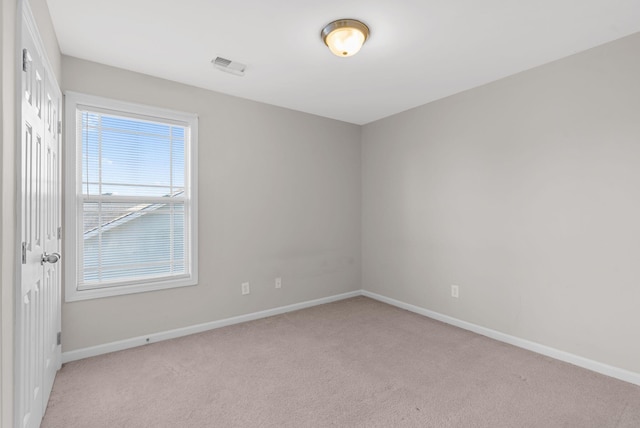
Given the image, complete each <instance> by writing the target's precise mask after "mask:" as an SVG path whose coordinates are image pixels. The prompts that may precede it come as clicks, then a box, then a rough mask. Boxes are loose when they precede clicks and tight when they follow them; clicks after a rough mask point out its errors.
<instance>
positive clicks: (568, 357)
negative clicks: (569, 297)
mask: <svg viewBox="0 0 640 428" xmlns="http://www.w3.org/2000/svg"><path fill="white" fill-rule="evenodd" d="M356 296H366V297H369V298H371V299H374V300H378V301H380V302H383V303H388V304H390V305H392V306H396V307H398V308H401V309H406V310H408V311H411V312H414V313H417V314H420V315H423V316H426V317H428V318H432V319H434V320H438V321H442V322H444V323H447V324H451V325H453V326H456V327H460V328H462V329H464V330H469V331H472V332H474V333H477V334H481V335H483V336H487V337H490V338H491V339H495V340H498V341H500V342H504V343H508V344H510V345H514V346H517V347H519V348H523V349H527V350H529V351H532V352H536V353H538V354H542V355H546V356H547V357H551V358H555V359H556V360H560V361H564V362H567V363H570V364H573V365H576V366H578V367H582V368H585V369H588V370H591V371H594V372H596V373H600V374H603V375H606V376H610V377H613V378H616V379H620V380H623V381H625V382H629V383H632V384H635V385H639V386H640V373H635V372H632V371H629V370H624V369H621V368H618V367H613V366H610V365H607V364H604V363H600V362H598V361H594V360H590V359H588V358H584V357H581V356H578V355H575V354H571V353H569V352H565V351H561V350H558V349H555V348H551V347H549V346H545V345H541V344H539V343H536V342H531V341H529V340H525V339H521V338H519V337H515V336H511V335H508V334H505V333H501V332H499V331H496V330H492V329H490V328H486V327H482V326H479V325H476V324H472V323H470V322H467V321H462V320H459V319H457V318H453V317H450V316H448V315H443V314H440V313H438V312H434V311H430V310H428V309H424V308H421V307H419V306H415V305H411V304H409V303H405V302H401V301H399V300H395V299H392V298H389V297H386V296H382V295H380V294H376V293H372V292H370V291H366V290H357V291H352V292H349V293H344V294H337V295H335V296H329V297H323V298H321V299H316V300H309V301H306V302H301V303H295V304H293V305H287V306H280V307H278V308H273V309H267V310H265V311H260V312H254V313H251V314H246V315H240V316H237V317H232V318H225V319H222V320H218V321H212V322H208V323H204V324H196V325H192V326H189V327H183V328H177V329H174V330H169V331H164V332H160V333H152V334H149V335H146V336H138V337H132V338H130V339H125V340H120V341H117V342H111V343H105V344H103V345H97V346H91V347H89V348H82V349H76V350H74V351H69V352H63V353H62V362H63V363H68V362H70V361H76V360H81V359H83V358H89V357H95V356H97V355H102V354H107V353H109V352H115V351H122V350H124V349H129V348H135V347H137V346H142V345H147V344H149V343H154V342H160V341H163V340H169V339H175V338H177V337H182V336H188V335H190V334H195V333H201V332H203V331H207V330H213V329H216V328H220V327H226V326H228V325H233V324H239V323H243V322H247V321H253V320H257V319H260V318H266V317H271V316H274V315H280V314H284V313H287V312H293V311H297V310H300V309H305V308H310V307H312V306H317V305H322V304H325V303H330V302H335V301H338V300H344V299H348V298H351V297H356Z"/></svg>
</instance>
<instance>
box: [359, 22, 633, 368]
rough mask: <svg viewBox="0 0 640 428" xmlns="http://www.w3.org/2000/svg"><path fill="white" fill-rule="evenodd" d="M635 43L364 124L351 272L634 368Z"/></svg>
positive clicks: (467, 316)
mask: <svg viewBox="0 0 640 428" xmlns="http://www.w3.org/2000/svg"><path fill="white" fill-rule="evenodd" d="M638 52H640V34H635V35H633V36H630V37H627V38H625V39H621V40H619V41H616V42H613V43H610V44H607V45H604V46H601V47H598V48H595V49H591V50H589V51H586V52H583V53H580V54H578V55H575V56H572V57H569V58H566V59H563V60H560V61H557V62H553V63H551V64H547V65H544V66H541V67H539V68H536V69H533V70H530V71H527V72H524V73H521V74H518V75H515V76H512V77H509V78H506V79H503V80H500V81H497V82H494V83H491V84H489V85H486V86H483V87H479V88H476V89H473V90H469V91H466V92H463V93H460V94H457V95H454V96H451V97H449V98H446V99H443V100H440V101H437V102H434V103H431V104H428V105H425V106H422V107H419V108H416V109H413V110H410V111H406V112H404V113H401V114H398V115H395V116H393V117H389V118H386V119H382V120H380V121H377V122H374V123H371V124H368V125H366V126H364V128H363V145H362V170H363V173H362V191H363V205H362V212H363V220H362V223H363V224H362V228H363V229H362V230H363V231H362V235H363V241H362V257H363V287H364V288H365V289H366V290H369V291H372V292H376V293H380V294H382V295H385V296H388V297H391V298H395V299H398V300H401V301H404V302H408V303H412V304H414V305H417V306H421V307H423V308H427V309H430V310H433V311H436V312H440V313H442V314H446V315H450V316H453V317H455V318H459V319H462V320H465V321H468V322H472V323H475V324H479V325H481V326H485V327H488V328H491V329H495V330H498V331H501V332H504V333H507V334H511V335H514V336H517V337H520V338H524V339H528V340H532V341H535V342H538V343H541V344H544V345H548V346H551V347H554V348H557V349H560V350H565V351H568V352H571V353H574V354H577V355H581V356H584V357H586V358H590V359H593V360H596V361H600V362H604V363H608V364H610V365H613V366H617V367H620V368H624V369H628V370H631V371H634V372H640V341H639V340H637V338H638V327H639V326H640V310H638V302H640V286H639V284H640V262H639V261H640V220H639V219H640V83H639V76H640V55H638ZM451 284H457V285H459V286H460V298H459V299H457V300H456V299H453V298H451V297H450V285H451Z"/></svg>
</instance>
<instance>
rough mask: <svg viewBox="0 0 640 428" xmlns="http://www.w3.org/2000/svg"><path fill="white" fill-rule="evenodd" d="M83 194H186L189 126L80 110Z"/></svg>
mask: <svg viewBox="0 0 640 428" xmlns="http://www.w3.org/2000/svg"><path fill="white" fill-rule="evenodd" d="M81 126H82V130H81V132H82V134H81V135H82V146H83V147H82V193H83V194H84V195H86V196H89V195H91V196H98V195H119V196H164V197H167V196H172V195H175V194H177V193H179V192H181V191H183V190H184V158H185V153H184V140H185V128H184V127H182V126H175V125H168V124H162V123H154V122H150V121H143V120H140V119H130V118H124V117H118V116H110V115H105V114H102V113H95V112H86V111H85V112H82V120H81Z"/></svg>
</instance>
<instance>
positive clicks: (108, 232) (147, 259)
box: [74, 102, 195, 294]
mask: <svg viewBox="0 0 640 428" xmlns="http://www.w3.org/2000/svg"><path fill="white" fill-rule="evenodd" d="M107 107H108V106H107ZM74 121H75V123H74V125H75V126H74V134H75V145H76V150H75V153H76V155H75V162H74V163H75V166H76V174H75V176H76V181H75V188H76V192H75V193H76V197H75V210H76V223H75V242H76V255H75V272H74V274H75V275H74V276H75V283H76V287H75V289H76V291H83V290H94V291H96V290H98V289H106V288H123V287H126V286H133V287H136V286H137V287H138V289H139V288H140V286H142V287H144V286H145V285H149V284H152V285H153V284H156V285H157V284H159V283H160V284H161V283H163V282H176V281H177V282H180V281H181V280H187V282H189V283H184V284H182V285H191V284H192V283H193V281H189V280H190V279H193V278H194V275H193V274H194V272H193V270H194V266H195V260H194V257H195V247H194V240H195V237H194V236H193V231H194V229H195V227H194V224H193V218H194V217H195V216H194V213H193V210H194V209H195V204H194V201H193V194H192V190H193V189H192V186H191V184H192V181H193V178H192V177H194V176H195V175H194V174H193V173H192V171H191V166H192V165H191V163H192V159H191V158H190V154H191V150H192V142H193V141H192V140H193V135H192V132H193V129H192V128H193V126H194V123H193V122H191V121H188V120H187V121H184V120H180V119H172V118H167V117H164V116H162V117H156V116H153V115H145V114H140V112H139V111H136V112H132V111H126V110H120V109H110V108H105V107H104V106H102V105H91V104H87V105H84V104H82V103H80V102H77V103H76V106H75V118H74ZM183 282H184V281H183ZM156 288H157V287H156ZM159 288H166V287H159ZM152 289H155V288H152ZM138 291H144V290H138ZM119 294H120V293H119Z"/></svg>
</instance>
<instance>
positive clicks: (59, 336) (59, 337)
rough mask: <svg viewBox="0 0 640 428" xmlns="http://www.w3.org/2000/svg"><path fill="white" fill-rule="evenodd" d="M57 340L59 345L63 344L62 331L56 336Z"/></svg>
mask: <svg viewBox="0 0 640 428" xmlns="http://www.w3.org/2000/svg"><path fill="white" fill-rule="evenodd" d="M56 340H57V342H58V345H62V332H61V331H59V332H58V335H57V336H56Z"/></svg>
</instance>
